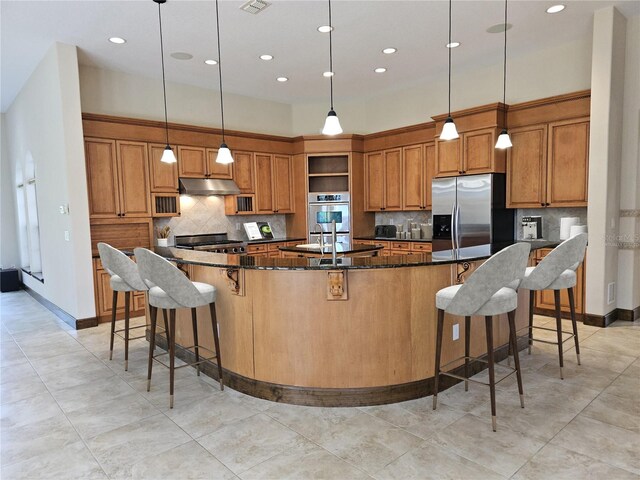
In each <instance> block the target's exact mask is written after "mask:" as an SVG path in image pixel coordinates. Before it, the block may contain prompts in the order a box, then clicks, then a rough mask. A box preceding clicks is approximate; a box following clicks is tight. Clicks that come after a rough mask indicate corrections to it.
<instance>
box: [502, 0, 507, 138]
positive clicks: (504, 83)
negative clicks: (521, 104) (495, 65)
mask: <svg viewBox="0 0 640 480" xmlns="http://www.w3.org/2000/svg"><path fill="white" fill-rule="evenodd" d="M507 3H508V0H504V59H503V73H502V103H503V104H505V105H506V103H507ZM504 128H505V130H506V129H507V115H505V116H504Z"/></svg>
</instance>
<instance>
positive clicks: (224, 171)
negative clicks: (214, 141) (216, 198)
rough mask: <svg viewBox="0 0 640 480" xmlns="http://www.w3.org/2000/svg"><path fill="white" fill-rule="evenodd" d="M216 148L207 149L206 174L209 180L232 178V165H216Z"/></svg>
mask: <svg viewBox="0 0 640 480" xmlns="http://www.w3.org/2000/svg"><path fill="white" fill-rule="evenodd" d="M217 157H218V149H217V148H207V161H208V170H207V173H208V174H209V177H211V178H228V179H231V178H233V163H217V162H216V158H217Z"/></svg>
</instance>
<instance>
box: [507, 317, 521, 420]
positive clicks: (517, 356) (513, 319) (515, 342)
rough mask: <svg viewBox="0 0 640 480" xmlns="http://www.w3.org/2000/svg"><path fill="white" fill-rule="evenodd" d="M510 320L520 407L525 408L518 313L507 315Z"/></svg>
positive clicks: (510, 338)
mask: <svg viewBox="0 0 640 480" xmlns="http://www.w3.org/2000/svg"><path fill="white" fill-rule="evenodd" d="M507 318H508V319H509V342H510V344H511V350H512V351H513V352H514V353H513V361H514V363H515V365H516V379H517V380H518V393H519V394H520V407H522V408H524V389H523V387H522V371H521V370H520V354H519V353H518V336H517V335H516V312H515V311H511V312H509V313H507Z"/></svg>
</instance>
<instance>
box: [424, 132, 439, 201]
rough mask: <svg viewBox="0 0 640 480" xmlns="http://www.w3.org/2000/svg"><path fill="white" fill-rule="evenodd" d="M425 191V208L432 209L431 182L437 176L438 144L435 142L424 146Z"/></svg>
mask: <svg viewBox="0 0 640 480" xmlns="http://www.w3.org/2000/svg"><path fill="white" fill-rule="evenodd" d="M424 172H425V173H424V185H425V188H424V191H425V201H424V208H425V209H431V205H433V203H432V202H431V181H432V180H433V177H435V175H436V144H435V142H431V143H427V144H425V146H424Z"/></svg>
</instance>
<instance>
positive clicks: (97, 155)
mask: <svg viewBox="0 0 640 480" xmlns="http://www.w3.org/2000/svg"><path fill="white" fill-rule="evenodd" d="M84 151H85V159H86V164H87V185H88V193H89V217H90V218H109V217H117V216H118V214H119V213H120V197H119V193H118V168H117V165H116V164H117V162H116V142H115V141H113V140H102V139H99V138H86V139H85V142H84Z"/></svg>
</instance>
